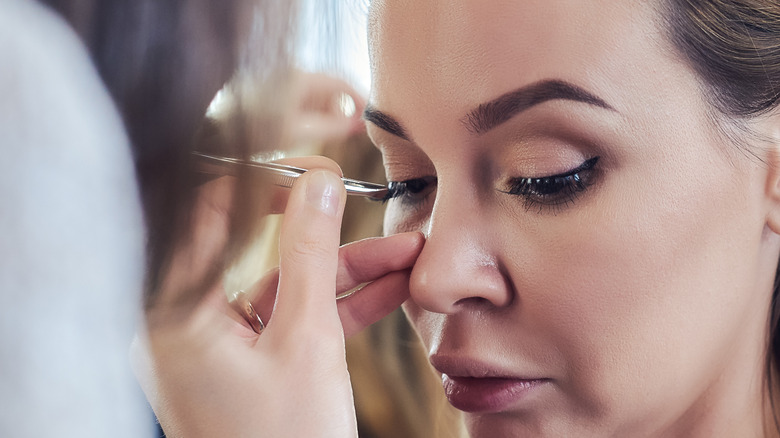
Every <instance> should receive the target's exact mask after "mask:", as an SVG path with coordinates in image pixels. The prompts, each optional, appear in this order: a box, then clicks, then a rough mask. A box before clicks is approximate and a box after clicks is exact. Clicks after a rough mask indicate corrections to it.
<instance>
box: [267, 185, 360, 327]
mask: <svg viewBox="0 0 780 438" xmlns="http://www.w3.org/2000/svg"><path fill="white" fill-rule="evenodd" d="M345 202H346V190H345V189H344V184H343V183H342V181H341V178H339V177H338V175H336V174H335V173H333V172H330V171H327V170H312V171H309V172H306V173H305V174H304V175H302V176H301V177H300V178H298V181H296V183H295V186H294V187H293V190H292V192H291V193H290V198H289V200H288V204H287V208H286V209H285V213H284V218H283V219H282V228H281V237H280V240H279V254H280V263H279V291H278V294H277V299H276V306H275V309H274V312H273V315H272V321H270V322H269V327H268V329H269V330H271V329H273V327H274V325H276V329H281V330H283V331H284V332H286V333H291V332H292V330H293V328H294V327H299V328H300V327H301V326H310V325H311V324H313V326H316V327H318V330H321V329H322V328H323V327H327V326H330V325H331V324H334V323H335V324H340V322H339V317H338V310H337V306H336V273H337V270H338V251H339V241H340V230H341V218H342V216H343V212H344V204H345Z"/></svg>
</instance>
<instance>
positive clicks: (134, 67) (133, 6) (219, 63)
mask: <svg viewBox="0 0 780 438" xmlns="http://www.w3.org/2000/svg"><path fill="white" fill-rule="evenodd" d="M41 2H42V3H44V4H46V5H48V6H49V7H51V8H52V9H54V10H55V11H57V12H58V13H59V14H61V15H62V16H63V18H65V19H66V20H67V21H68V22H69V23H70V24H71V26H72V27H73V28H74V30H75V31H76V32H77V33H78V34H79V36H80V37H81V39H82V41H83V42H84V44H85V46H86V47H87V48H88V49H89V53H90V55H91V57H92V60H93V62H94V64H95V66H96V67H97V70H98V72H99V73H100V76H101V79H102V80H103V82H104V83H105V85H106V87H107V89H108V91H109V92H110V94H111V96H112V97H113V99H114V102H115V104H116V105H117V107H118V109H119V112H120V114H121V116H122V118H123V121H124V124H125V128H126V130H127V133H128V135H129V137H130V140H131V144H132V148H133V155H134V160H135V165H136V173H137V179H138V184H139V187H140V192H141V197H142V203H143V208H144V217H145V221H146V229H147V242H146V246H147V261H146V265H147V274H146V286H145V301H146V304H147V306H152V305H153V300H154V298H155V296H156V295H157V293H158V289H159V287H160V285H161V283H162V281H163V279H164V278H165V273H166V270H167V268H168V266H167V265H168V263H169V262H170V259H171V257H172V254H173V251H174V250H175V248H177V247H178V246H179V245H180V244H181V243H182V242H183V241H184V240H185V239H187V236H188V233H189V227H190V226H191V224H190V222H191V221H190V219H191V218H190V215H191V213H192V209H193V204H194V190H193V188H194V187H195V186H196V185H197V184H198V183H199V182H200V181H199V180H198V175H197V174H195V173H194V172H192V169H191V166H190V162H191V154H190V153H191V151H192V150H193V149H194V148H195V147H196V146H197V145H196V142H195V138H196V135H197V134H198V131H199V129H200V128H201V127H202V124H203V122H204V115H205V114H206V109H207V107H208V105H209V103H210V102H211V101H212V99H213V98H214V96H215V94H216V93H217V92H218V91H219V90H220V89H221V88H222V87H223V85H225V83H226V82H228V81H230V80H231V78H232V77H234V76H239V75H244V76H251V75H255V76H256V77H255V78H253V79H257V80H258V81H262V80H264V79H271V80H275V79H278V78H283V77H285V75H284V74H283V73H279V72H284V71H286V69H287V68H289V55H290V53H289V41H290V38H289V36H290V33H291V32H292V30H293V29H292V27H293V26H292V24H291V23H292V18H293V16H294V15H293V14H294V12H295V2H263V1H262V0H229V1H218V2H214V1H209V0H179V1H157V0H41ZM247 17H249V18H247ZM251 20H259V21H260V22H259V23H252V22H251ZM252 24H256V25H255V26H254V29H260V32H262V34H261V35H260V34H257V35H252V34H251V30H252ZM271 70H275V72H272V71H271ZM239 82H240V81H235V83H237V84H238V83H239ZM268 88H272V87H268ZM278 88H281V89H283V87H278ZM280 92H281V91H280ZM267 100H268V101H269V102H270V101H271V99H267ZM275 126H278V124H277V125H274V124H268V126H265V127H266V128H268V129H266V131H265V132H264V133H263V136H262V138H263V139H266V140H268V142H267V143H273V140H274V138H275V135H276V134H277V133H276V132H274V130H273V129H271V128H274V127H275ZM234 127H235V128H236V130H237V131H240V132H237V133H236V134H235V135H234V138H238V140H237V141H235V142H234V143H232V144H230V145H228V147H229V148H230V151H228V152H225V151H221V152H222V153H224V154H227V155H232V156H236V157H243V158H248V157H249V156H251V155H252V154H254V153H257V152H259V151H258V150H257V149H258V144H257V141H255V140H256V138H249V137H250V136H251V132H252V127H251V126H250V125H249V123H248V121H247V122H246V123H244V124H239V123H235V124H234ZM277 130H278V129H277ZM242 176H243V177H247V176H246V175H237V177H238V178H239V179H245V178H242ZM236 187H237V188H236V190H237V192H236V194H235V195H234V197H233V199H234V205H238V203H239V202H241V200H244V199H247V198H248V197H250V196H256V195H257V194H256V193H251V194H249V193H247V192H248V191H250V190H252V188H251V185H250V184H243V183H239V184H236ZM255 200H257V199H256V198H255ZM257 204H258V202H254V203H242V205H241V206H242V211H240V212H237V213H240V214H236V215H234V216H233V217H232V218H231V220H232V222H231V226H232V229H231V233H230V240H231V241H230V242H229V245H228V248H225V252H226V254H227V252H228V251H229V250H230V246H231V245H237V244H238V243H237V242H240V241H241V237H242V235H245V234H246V233H248V232H249V231H248V230H246V228H248V227H249V226H250V225H249V219H248V217H250V216H251V215H252V214H251V212H248V211H245V210H247V208H250V207H251V206H252V205H257ZM245 206H250V207H245ZM232 231H235V232H232ZM234 252H235V251H234ZM215 260H217V261H224V262H227V259H226V258H225V257H215ZM223 268H224V266H221V265H220V266H213V267H212V269H211V271H212V272H209V273H206V274H204V276H203V278H202V280H203V281H202V282H201V283H202V284H204V285H205V284H206V283H209V282H210V281H214V280H216V278H217V277H218V274H219V273H221V270H222V269H223ZM200 289H203V290H193V291H191V292H192V293H190V294H182V295H183V296H187V297H188V299H191V300H192V301H193V302H197V301H199V299H200V297H201V295H202V293H204V292H205V286H203V287H201V288H200Z"/></svg>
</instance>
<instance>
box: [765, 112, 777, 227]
mask: <svg viewBox="0 0 780 438" xmlns="http://www.w3.org/2000/svg"><path fill="white" fill-rule="evenodd" d="M765 123H766V125H765V128H764V129H763V130H762V131H763V134H764V135H765V136H766V140H765V141H766V143H767V144H766V146H765V147H766V155H765V156H766V165H767V181H766V195H767V201H768V202H769V208H768V212H767V218H766V223H767V226H768V227H769V229H771V230H772V231H773V232H774V233H775V234H780V113H779V112H778V111H775V112H774V114H773V115H772V116H770V117H768V118H767V120H766V121H765Z"/></svg>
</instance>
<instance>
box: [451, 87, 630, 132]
mask: <svg viewBox="0 0 780 438" xmlns="http://www.w3.org/2000/svg"><path fill="white" fill-rule="evenodd" d="M555 99H563V100H572V101H575V102H583V103H587V104H589V105H593V106H596V107H599V108H604V109H607V110H611V111H615V109H614V108H612V106H610V105H609V104H608V103H607V102H605V101H604V100H602V99H601V98H599V97H598V96H596V95H594V94H592V93H590V92H588V91H586V90H584V89H583V88H580V87H578V86H576V85H574V84H571V83H569V82H565V81H561V80H545V81H540V82H536V83H534V84H531V85H527V86H525V87H521V88H518V89H517V90H514V91H510V92H508V93H506V94H503V95H501V96H500V97H498V98H496V99H493V100H491V101H490V102H487V103H483V104H481V105H479V106H478V107H477V108H475V109H474V110H472V111H471V112H469V113H468V114H466V116H465V117H464V118H462V119H461V123H463V124H464V125H465V126H466V129H468V130H469V132H471V133H474V134H484V133H485V132H488V131H490V130H491V129H493V128H495V127H496V126H498V125H500V124H502V123H504V122H506V121H507V120H509V119H511V118H512V117H514V116H516V115H517V114H519V113H521V112H523V111H525V110H527V109H529V108H531V107H533V106H535V105H539V104H540V103H543V102H547V101H549V100H555Z"/></svg>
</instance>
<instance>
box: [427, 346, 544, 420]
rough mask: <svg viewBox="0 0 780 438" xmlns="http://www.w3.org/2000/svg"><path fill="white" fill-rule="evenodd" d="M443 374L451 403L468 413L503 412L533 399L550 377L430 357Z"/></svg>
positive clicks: (466, 360)
mask: <svg viewBox="0 0 780 438" xmlns="http://www.w3.org/2000/svg"><path fill="white" fill-rule="evenodd" d="M430 361H431V364H432V365H433V367H434V368H436V370H437V371H439V373H441V375H442V386H444V393H445V395H446V396H447V399H448V400H449V402H450V404H451V405H452V406H454V407H455V408H456V409H459V410H461V411H464V412H481V413H488V412H501V411H505V410H509V409H511V408H513V407H515V406H516V405H518V404H520V403H522V401H523V400H527V399H529V398H530V397H531V396H532V395H533V394H534V393H536V392H538V391H539V390H540V389H541V387H542V386H544V385H545V384H546V383H548V382H549V379H546V378H540V377H536V376H521V375H516V374H514V373H512V372H509V371H507V370H503V369H501V368H499V367H496V366H491V365H490V364H487V363H484V362H480V361H476V360H470V359H465V358H453V357H447V356H441V355H433V356H431V357H430Z"/></svg>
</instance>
